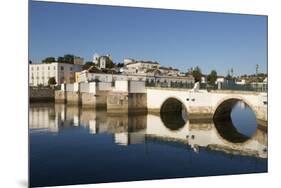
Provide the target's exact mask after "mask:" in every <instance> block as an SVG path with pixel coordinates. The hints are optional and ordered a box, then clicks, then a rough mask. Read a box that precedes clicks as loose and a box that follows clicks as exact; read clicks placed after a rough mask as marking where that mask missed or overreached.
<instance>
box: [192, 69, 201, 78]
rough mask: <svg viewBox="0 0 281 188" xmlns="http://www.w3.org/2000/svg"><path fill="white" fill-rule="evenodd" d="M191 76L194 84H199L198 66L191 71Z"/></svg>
mask: <svg viewBox="0 0 281 188" xmlns="http://www.w3.org/2000/svg"><path fill="white" fill-rule="evenodd" d="M192 76H193V77H194V80H195V82H201V77H202V72H201V69H200V68H199V67H198V66H196V67H195V68H194V69H192Z"/></svg>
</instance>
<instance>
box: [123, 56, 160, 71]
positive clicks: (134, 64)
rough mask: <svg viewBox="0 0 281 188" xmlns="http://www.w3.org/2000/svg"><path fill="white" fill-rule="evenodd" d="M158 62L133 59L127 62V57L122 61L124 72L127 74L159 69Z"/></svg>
mask: <svg viewBox="0 0 281 188" xmlns="http://www.w3.org/2000/svg"><path fill="white" fill-rule="evenodd" d="M159 68H160V64H159V63H157V62H152V61H135V60H132V61H131V62H128V59H125V61H124V73H128V74H143V73H146V72H147V71H148V70H150V69H159Z"/></svg>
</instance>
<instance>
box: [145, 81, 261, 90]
mask: <svg viewBox="0 0 281 188" xmlns="http://www.w3.org/2000/svg"><path fill="white" fill-rule="evenodd" d="M145 86H146V87H158V88H179V89H192V88H193V87H194V83H170V84H168V83H165V82H162V83H148V82H146V83H145ZM200 89H206V90H234V91H254V92H267V84H266V83H258V84H254V83H252V84H243V85H242V84H241V85H240V84H235V83H231V84H229V83H221V84H220V85H219V84H207V83H200Z"/></svg>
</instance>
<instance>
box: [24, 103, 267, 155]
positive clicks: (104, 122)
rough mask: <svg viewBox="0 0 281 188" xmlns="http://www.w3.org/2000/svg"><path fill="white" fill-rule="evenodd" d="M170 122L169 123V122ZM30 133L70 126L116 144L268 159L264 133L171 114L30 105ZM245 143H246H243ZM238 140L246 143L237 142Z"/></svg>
mask: <svg viewBox="0 0 281 188" xmlns="http://www.w3.org/2000/svg"><path fill="white" fill-rule="evenodd" d="M170 119H172V120H170ZM29 121H30V122H29V128H30V132H31V134H32V133H37V132H50V133H55V134H58V133H59V132H60V131H62V130H64V129H67V128H71V127H82V128H85V129H87V130H88V133H90V134H93V135H98V134H109V135H112V141H113V142H114V143H115V144H118V145H123V146H124V145H130V144H144V143H146V141H147V139H151V138H153V139H156V140H159V141H165V142H176V143H183V144H186V145H188V146H189V147H190V148H192V149H193V150H194V152H196V153H199V152H200V148H206V149H209V150H215V151H221V152H224V153H227V154H232V155H233V154H234V155H246V156H254V157H259V158H267V132H266V131H264V130H262V129H257V130H256V131H255V133H254V134H253V136H252V137H247V136H245V135H242V134H240V133H238V132H237V131H236V129H235V128H233V125H232V124H231V123H232V122H229V121H228V122H227V121H221V122H215V124H214V122H213V120H211V119H206V120H200V119H191V120H187V121H186V122H185V121H184V120H180V121H178V120H176V119H173V116H172V115H170V114H169V115H167V114H161V115H155V114H147V115H144V114H139V115H137V114H134V115H129V116H128V115H125V114H124V115H121V116H120V115H118V116H116V115H110V114H108V113H106V112H105V111H95V110H91V109H81V108H79V107H76V106H65V105H62V104H49V105H46V104H45V105H42V104H40V105H37V106H36V105H35V106H34V105H31V108H30V109H29ZM246 140H247V141H246ZM241 141H246V142H243V143H240V142H241Z"/></svg>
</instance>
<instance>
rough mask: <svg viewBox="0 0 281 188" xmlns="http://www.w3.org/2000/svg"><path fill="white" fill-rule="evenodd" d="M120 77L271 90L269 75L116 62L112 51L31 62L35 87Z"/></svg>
mask: <svg viewBox="0 0 281 188" xmlns="http://www.w3.org/2000/svg"><path fill="white" fill-rule="evenodd" d="M116 80H134V81H144V82H145V84H146V86H159V87H177V88H190V87H192V85H193V84H194V83H195V82H200V84H201V85H202V86H206V85H207V86H214V85H216V86H217V85H221V84H222V85H228V86H229V85H232V86H245V85H247V86H251V87H253V88H263V89H264V90H267V74H264V73H258V70H257V72H256V74H252V75H241V76H236V77H235V76H234V75H233V69H231V71H228V73H227V75H225V76H223V75H217V72H216V71H215V70H212V71H211V73H210V74H204V73H202V72H201V69H200V68H199V67H195V68H190V69H189V70H188V71H187V72H181V71H180V70H179V69H177V68H174V67H165V66H162V65H161V64H160V63H159V62H157V61H152V60H136V59H132V58H124V60H123V62H122V63H114V61H113V59H112V56H111V55H110V54H106V55H99V54H97V53H95V54H94V55H93V59H92V61H87V62H84V58H81V57H78V56H74V55H70V54H67V55H64V56H63V57H58V58H54V57H47V58H45V59H44V60H42V63H32V62H31V61H30V62H29V85H30V86H31V87H43V86H59V85H60V84H70V83H75V82H76V83H88V82H111V83H113V84H114V81H116Z"/></svg>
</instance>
